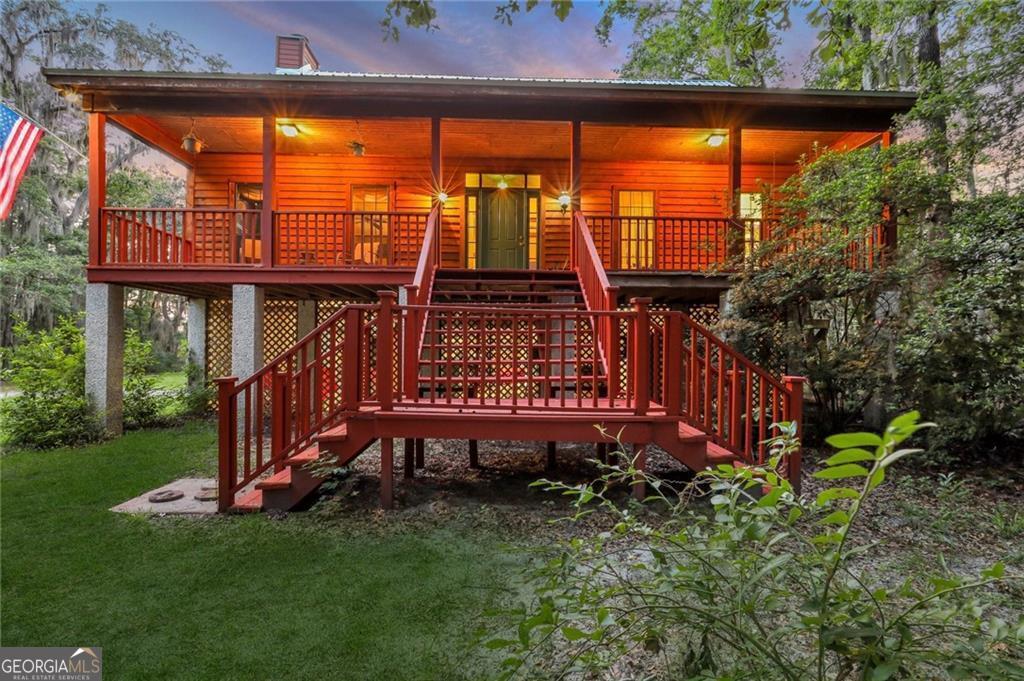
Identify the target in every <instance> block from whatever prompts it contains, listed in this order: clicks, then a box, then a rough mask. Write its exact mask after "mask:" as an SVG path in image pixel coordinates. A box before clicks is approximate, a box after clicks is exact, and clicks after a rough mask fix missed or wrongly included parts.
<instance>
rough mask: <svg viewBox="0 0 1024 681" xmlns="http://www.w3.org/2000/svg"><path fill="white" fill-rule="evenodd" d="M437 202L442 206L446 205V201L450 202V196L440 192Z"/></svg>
mask: <svg viewBox="0 0 1024 681" xmlns="http://www.w3.org/2000/svg"><path fill="white" fill-rule="evenodd" d="M437 200H438V201H439V202H440V203H441V205H442V206H443V205H444V203H445V201H447V200H448V195H447V194H446V193H444V192H438V193H437Z"/></svg>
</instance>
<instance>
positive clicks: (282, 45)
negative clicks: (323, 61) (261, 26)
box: [277, 33, 320, 71]
mask: <svg viewBox="0 0 1024 681" xmlns="http://www.w3.org/2000/svg"><path fill="white" fill-rule="evenodd" d="M277 68H278V69H305V70H307V71H316V70H318V69H319V68H320V62H319V61H317V58H316V55H315V54H313V50H312V48H310V46H309V40H308V39H307V38H306V36H304V35H299V34H297V33H293V34H291V35H279V36H277Z"/></svg>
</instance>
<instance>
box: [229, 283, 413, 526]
mask: <svg viewBox="0 0 1024 681" xmlns="http://www.w3.org/2000/svg"><path fill="white" fill-rule="evenodd" d="M392 295H393V294H392ZM380 310H381V306H380V305H346V306H345V307H343V308H342V309H340V310H338V311H337V312H335V313H334V314H332V315H331V316H330V317H328V318H327V319H326V320H325V321H324V322H323V323H322V324H320V325H319V326H317V327H316V328H315V329H314V330H313V331H311V332H310V333H309V334H307V335H306V336H305V337H304V338H302V339H300V340H299V341H298V342H297V343H296V344H295V345H293V346H292V347H290V348H288V349H287V350H285V351H284V352H282V353H281V354H279V355H278V356H277V357H275V358H274V359H272V360H271V361H270V362H268V363H267V365H266V366H264V367H263V368H262V369H260V370H259V371H257V372H256V373H254V374H253V375H252V376H249V377H248V378H245V379H244V380H242V381H241V382H239V381H238V379H237V377H235V376H228V377H225V378H218V379H216V382H217V384H218V399H217V404H218V411H219V447H220V450H219V454H220V456H219V458H220V465H219V478H218V486H219V492H218V496H219V507H220V509H221V510H222V511H223V510H227V509H229V508H230V507H231V506H232V505H233V504H234V499H235V495H236V494H237V493H238V492H239V491H241V490H242V488H244V487H245V486H246V485H248V484H249V483H251V482H252V481H253V480H255V479H257V478H258V477H260V476H261V475H262V474H263V473H265V472H266V471H268V470H270V469H271V468H274V469H275V470H281V469H283V467H284V461H285V459H287V458H288V457H290V456H292V455H294V454H297V453H299V452H300V451H301V450H302V448H304V447H305V446H308V445H309V444H310V443H311V442H312V440H313V438H314V437H315V436H316V435H317V434H318V433H319V432H321V431H322V430H324V429H325V428H329V427H330V426H331V425H333V424H335V423H337V422H338V421H339V420H340V419H341V417H342V416H343V415H344V414H346V413H349V412H353V411H357V410H358V409H359V408H360V407H361V406H364V405H367V404H374V403H375V402H376V400H377V394H378V388H379V386H378V381H377V378H378V376H379V372H380V365H381V364H385V363H388V362H391V361H392V358H389V357H386V358H380V357H377V356H376V355H378V354H379V348H377V347H376V344H375V340H376V338H375V337H376V336H377V335H378V329H377V325H378V317H379V313H380Z"/></svg>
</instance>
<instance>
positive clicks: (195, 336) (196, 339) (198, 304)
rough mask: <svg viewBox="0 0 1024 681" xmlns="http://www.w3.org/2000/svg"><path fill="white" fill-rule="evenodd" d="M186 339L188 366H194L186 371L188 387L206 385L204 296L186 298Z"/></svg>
mask: <svg viewBox="0 0 1024 681" xmlns="http://www.w3.org/2000/svg"><path fill="white" fill-rule="evenodd" d="M185 335H186V339H187V341H188V358H187V360H186V361H187V362H188V364H189V365H190V366H194V367H196V368H195V369H193V370H191V371H190V372H189V373H188V378H189V387H191V388H201V387H202V386H204V385H206V381H207V376H206V298H189V299H188V323H187V325H186V330H185Z"/></svg>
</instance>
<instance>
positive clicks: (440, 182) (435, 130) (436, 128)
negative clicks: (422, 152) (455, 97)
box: [430, 118, 445, 195]
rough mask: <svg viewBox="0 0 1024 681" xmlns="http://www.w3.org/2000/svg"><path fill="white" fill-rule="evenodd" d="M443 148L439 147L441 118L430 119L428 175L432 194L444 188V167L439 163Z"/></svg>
mask: <svg viewBox="0 0 1024 681" xmlns="http://www.w3.org/2000/svg"><path fill="white" fill-rule="evenodd" d="M442 158H443V150H442V147H441V119H440V118H431V119H430V175H431V181H432V182H433V187H434V194H435V195H436V194H437V192H439V191H443V190H444V189H445V184H444V175H443V174H442V173H443V172H444V168H443V166H442V163H441V159H442Z"/></svg>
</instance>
